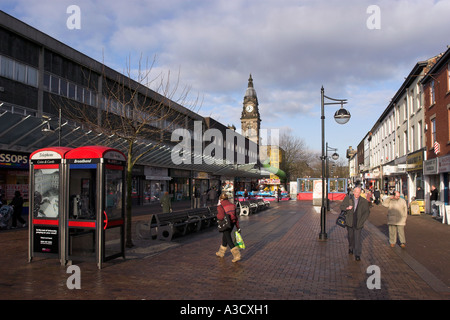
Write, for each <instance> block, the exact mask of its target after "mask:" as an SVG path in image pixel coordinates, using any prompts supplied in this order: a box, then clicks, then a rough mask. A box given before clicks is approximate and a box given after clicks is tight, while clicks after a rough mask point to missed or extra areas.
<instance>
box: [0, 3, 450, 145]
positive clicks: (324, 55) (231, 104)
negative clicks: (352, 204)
mask: <svg viewBox="0 0 450 320" xmlns="http://www.w3.org/2000/svg"><path fill="white" fill-rule="evenodd" d="M3 2H5V8H7V12H8V13H9V14H11V15H13V16H15V17H17V18H18V19H21V20H24V21H25V22H26V23H29V24H30V25H32V26H34V27H36V28H37V29H39V30H41V31H43V32H45V33H48V34H49V35H51V36H53V37H55V38H57V39H58V40H60V41H62V42H64V43H66V44H68V45H70V46H72V47H74V48H75V49H77V50H79V51H81V52H83V53H86V54H87V55H89V56H91V57H93V58H95V59H97V60H103V53H102V52H103V50H104V61H105V63H106V64H107V65H109V66H111V67H113V68H116V69H117V70H119V71H122V70H123V69H124V68H125V64H126V61H127V58H128V57H131V59H132V62H133V63H134V65H133V66H132V68H136V65H137V63H138V60H139V56H140V55H141V54H142V55H143V56H144V57H145V58H146V57H148V58H150V59H153V57H154V56H156V65H155V66H154V70H153V71H154V73H153V74H154V75H155V76H156V75H158V74H165V73H167V71H168V70H171V72H172V74H177V73H178V71H180V81H181V84H180V86H181V87H183V86H184V85H187V86H189V87H191V92H192V95H194V96H195V95H196V94H199V95H200V96H201V97H203V98H204V100H203V104H202V106H201V109H200V111H199V112H200V114H202V115H204V116H209V115H212V116H213V117H215V118H216V119H218V120H219V121H221V122H222V123H224V124H228V123H230V124H231V123H233V124H235V125H237V126H238V127H240V125H239V124H240V120H239V118H240V113H241V110H242V99H243V95H244V92H245V89H246V87H247V79H248V75H249V73H252V75H253V78H254V84H255V89H256V90H257V93H258V98H259V102H260V112H261V115H262V118H263V122H262V125H263V127H264V126H279V127H284V126H291V127H292V128H293V129H294V132H295V133H296V134H298V135H299V136H300V137H302V138H304V139H305V140H306V142H307V143H308V144H311V145H314V146H316V145H317V144H319V143H320V134H319V131H318V130H320V119H319V116H320V114H319V113H320V110H319V109H320V108H319V107H320V88H321V86H324V88H325V90H326V94H327V95H329V96H331V97H336V98H347V99H348V100H349V103H348V108H349V110H350V111H351V112H352V120H351V121H350V122H349V124H348V125H346V126H341V127H336V128H335V127H334V124H328V122H331V121H329V120H328V118H329V116H327V135H329V138H330V139H336V141H338V140H339V143H342V144H344V145H346V147H348V145H353V147H354V148H355V147H356V145H357V143H358V142H359V139H361V138H362V137H363V136H364V134H365V133H364V131H368V130H370V128H371V127H372V126H373V124H374V122H375V120H376V119H378V117H379V116H380V115H381V113H382V111H383V110H384V108H385V107H386V106H387V104H388V103H389V100H390V98H392V96H393V95H394V94H395V92H396V91H397V89H398V88H399V86H400V85H401V83H402V82H403V78H404V77H405V76H407V75H408V73H409V71H410V70H411V69H412V68H413V66H414V65H415V63H416V62H417V61H419V60H424V59H427V58H429V57H431V56H434V55H436V54H438V53H439V52H443V51H445V49H446V45H447V44H450V43H448V41H449V40H448V30H450V19H448V17H449V13H450V1H448V0H442V1H433V0H401V1H392V0H389V1H388V0H378V1H372V0H362V1H361V0H349V1H329V0H327V1H325V0H316V1H311V0H309V1H308V0H306V1H301V0H259V1H245V0H231V1H229V0H214V1H207V0H197V1H195V0H193V1H185V0H167V1H158V0H153V1H144V0H131V1H122V2H118V1H107V0H97V1H87V0H79V1H76V2H77V3H76V4H77V5H79V6H80V8H81V10H82V29H81V30H80V31H70V30H68V29H67V28H65V21H66V19H67V14H66V13H65V9H66V8H67V6H68V5H70V4H73V1H71V0H62V1H54V0H41V1H31V0H28V1H27V0H19V1H12V0H11V1H9V0H3ZM372 4H375V5H378V6H379V7H380V10H381V11H380V14H381V15H380V17H381V29H380V30H369V29H367V27H366V20H367V19H368V17H369V14H367V12H366V9H367V7H368V6H369V5H372ZM5 10H6V9H5ZM327 109H328V108H327ZM330 109H332V108H330ZM327 113H330V114H331V115H332V114H333V110H327ZM331 130H337V131H336V132H332V131H331ZM347 131H348V132H351V133H350V134H349V133H347ZM355 132H357V133H358V134H356V135H355ZM344 134H349V136H343V135H344ZM342 140H343V141H345V143H344V142H341V141H342ZM347 141H349V142H347Z"/></svg>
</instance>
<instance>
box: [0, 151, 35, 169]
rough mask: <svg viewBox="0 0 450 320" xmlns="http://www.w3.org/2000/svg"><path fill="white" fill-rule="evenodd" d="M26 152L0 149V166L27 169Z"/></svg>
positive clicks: (27, 155)
mask: <svg viewBox="0 0 450 320" xmlns="http://www.w3.org/2000/svg"><path fill="white" fill-rule="evenodd" d="M29 156H30V155H29V154H28V153H19V152H10V151H0V168H8V169H28V165H29V163H28V159H29Z"/></svg>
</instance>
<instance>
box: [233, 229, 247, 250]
mask: <svg viewBox="0 0 450 320" xmlns="http://www.w3.org/2000/svg"><path fill="white" fill-rule="evenodd" d="M234 237H235V239H236V245H237V246H238V247H239V248H240V249H245V243H244V239H242V236H241V234H240V233H239V232H237V231H235V232H234Z"/></svg>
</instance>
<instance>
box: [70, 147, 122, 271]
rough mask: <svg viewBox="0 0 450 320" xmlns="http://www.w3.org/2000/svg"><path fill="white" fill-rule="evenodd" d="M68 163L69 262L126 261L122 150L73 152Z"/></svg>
mask: <svg viewBox="0 0 450 320" xmlns="http://www.w3.org/2000/svg"><path fill="white" fill-rule="evenodd" d="M65 158H66V161H67V168H68V170H67V182H68V183H67V198H66V199H67V201H66V203H65V205H66V210H65V215H66V217H65V218H66V230H67V231H66V233H67V234H66V241H65V253H66V256H65V258H66V260H67V261H73V260H94V261H96V262H97V266H98V268H99V269H101V267H102V263H103V262H104V261H107V260H110V259H114V258H117V257H120V256H122V257H125V236H124V234H125V228H124V220H125V219H124V217H125V190H126V189H125V188H124V184H125V170H124V168H125V164H126V157H125V155H124V154H123V153H122V152H120V151H119V150H116V149H112V148H108V147H103V146H86V147H80V148H76V149H73V150H71V151H69V152H67V154H66V155H65Z"/></svg>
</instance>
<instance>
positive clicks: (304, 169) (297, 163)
mask: <svg viewBox="0 0 450 320" xmlns="http://www.w3.org/2000/svg"><path fill="white" fill-rule="evenodd" d="M279 141H280V142H279V143H280V147H281V148H282V149H283V150H284V152H285V153H284V158H283V164H282V167H283V168H284V170H285V172H286V176H287V179H288V180H287V181H290V179H297V178H300V177H304V176H314V175H315V169H314V168H315V163H316V162H318V160H320V159H319V158H318V157H319V156H318V153H316V152H313V151H311V150H310V149H308V147H307V146H306V143H305V141H304V140H303V139H301V138H299V137H295V136H293V134H292V130H291V129H287V130H285V131H282V132H281V134H280V140H279ZM319 163H320V162H319Z"/></svg>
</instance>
